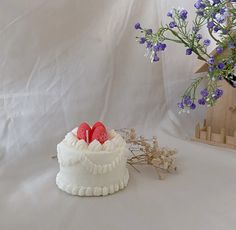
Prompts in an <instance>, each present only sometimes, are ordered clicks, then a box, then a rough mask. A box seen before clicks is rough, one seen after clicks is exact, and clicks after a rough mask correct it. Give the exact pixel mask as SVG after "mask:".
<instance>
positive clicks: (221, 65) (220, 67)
mask: <svg viewBox="0 0 236 230" xmlns="http://www.w3.org/2000/svg"><path fill="white" fill-rule="evenodd" d="M224 68H225V64H224V63H222V62H220V63H218V69H220V70H222V69H224Z"/></svg>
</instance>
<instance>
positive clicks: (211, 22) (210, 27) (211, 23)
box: [207, 21, 215, 29]
mask: <svg viewBox="0 0 236 230" xmlns="http://www.w3.org/2000/svg"><path fill="white" fill-rule="evenodd" d="M214 25H215V24H214V22H213V21H210V22H208V23H207V28H209V29H212V28H213V27H214Z"/></svg>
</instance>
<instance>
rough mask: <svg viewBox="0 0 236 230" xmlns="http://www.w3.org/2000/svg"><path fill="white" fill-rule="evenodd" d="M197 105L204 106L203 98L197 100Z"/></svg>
mask: <svg viewBox="0 0 236 230" xmlns="http://www.w3.org/2000/svg"><path fill="white" fill-rule="evenodd" d="M198 104H199V105H205V104H206V100H205V99H204V98H200V99H198Z"/></svg>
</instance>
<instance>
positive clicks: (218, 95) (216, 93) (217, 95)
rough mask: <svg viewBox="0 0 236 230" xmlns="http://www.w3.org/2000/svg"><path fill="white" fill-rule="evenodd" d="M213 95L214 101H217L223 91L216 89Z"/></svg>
mask: <svg viewBox="0 0 236 230" xmlns="http://www.w3.org/2000/svg"><path fill="white" fill-rule="evenodd" d="M214 94H215V95H214V99H216V100H217V99H218V98H220V97H221V96H222V95H223V90H222V89H216V90H215V93H214Z"/></svg>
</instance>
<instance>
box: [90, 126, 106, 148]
mask: <svg viewBox="0 0 236 230" xmlns="http://www.w3.org/2000/svg"><path fill="white" fill-rule="evenodd" d="M93 140H97V141H99V142H100V143H101V144H103V143H104V142H105V141H107V140H108V134H107V131H106V128H105V127H104V126H97V127H96V128H95V129H94V130H93V133H92V137H91V142H92V141H93Z"/></svg>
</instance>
